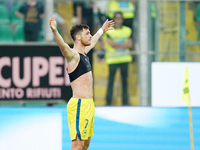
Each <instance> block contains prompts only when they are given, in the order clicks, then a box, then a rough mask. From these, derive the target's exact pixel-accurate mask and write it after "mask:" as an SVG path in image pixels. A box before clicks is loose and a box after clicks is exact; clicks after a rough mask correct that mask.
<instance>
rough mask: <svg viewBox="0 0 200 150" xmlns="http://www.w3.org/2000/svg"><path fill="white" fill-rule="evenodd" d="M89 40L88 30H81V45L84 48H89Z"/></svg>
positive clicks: (90, 37)
mask: <svg viewBox="0 0 200 150" xmlns="http://www.w3.org/2000/svg"><path fill="white" fill-rule="evenodd" d="M91 39H92V35H91V34H90V30H89V29H83V32H82V34H81V43H82V44H83V45H85V46H90V45H91Z"/></svg>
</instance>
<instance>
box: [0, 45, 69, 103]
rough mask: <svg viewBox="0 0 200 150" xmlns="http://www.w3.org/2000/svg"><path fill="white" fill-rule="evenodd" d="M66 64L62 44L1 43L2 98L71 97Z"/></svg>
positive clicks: (0, 76)
mask: <svg viewBox="0 0 200 150" xmlns="http://www.w3.org/2000/svg"><path fill="white" fill-rule="evenodd" d="M66 68H67V63H66V59H65V58H64V57H63V56H62V54H61V52H60V50H59V48H58V46H52V45H51V46H48V45H25V46H1V47H0V100H8V99H9V100H19V99H24V100H31V99H34V100H41V99H42V100H44V99H48V100H50V99H64V100H69V99H70V97H71V96H72V91H71V87H70V80H69V76H68V74H67V70H66Z"/></svg>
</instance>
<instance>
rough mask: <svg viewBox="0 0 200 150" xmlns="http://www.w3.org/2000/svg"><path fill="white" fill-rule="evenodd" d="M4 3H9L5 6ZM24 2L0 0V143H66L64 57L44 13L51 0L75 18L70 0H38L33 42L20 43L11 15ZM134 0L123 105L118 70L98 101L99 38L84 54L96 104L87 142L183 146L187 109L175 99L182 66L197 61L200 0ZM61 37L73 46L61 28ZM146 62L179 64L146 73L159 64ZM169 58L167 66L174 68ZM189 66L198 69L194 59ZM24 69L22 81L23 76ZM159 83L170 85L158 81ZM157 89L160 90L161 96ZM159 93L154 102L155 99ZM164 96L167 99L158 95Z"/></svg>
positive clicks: (198, 139) (6, 148) (148, 148)
mask: <svg viewBox="0 0 200 150" xmlns="http://www.w3.org/2000/svg"><path fill="white" fill-rule="evenodd" d="M7 2H11V3H13V7H12V9H11V10H10V11H9V9H7V5H6V3H7ZM23 2H25V0H18V1H14V0H13V1H12V0H9V1H0V15H1V18H0V70H1V74H0V139H1V140H0V141H1V142H0V146H1V148H0V149H1V150H13V149H16V150H18V149H20V150H23V149H48V150H50V149H62V150H64V149H69V147H70V138H69V131H68V126H67V116H66V108H65V106H66V104H67V101H68V100H69V98H70V97H71V95H72V92H71V88H70V84H69V79H68V76H67V74H66V69H65V68H66V63H65V59H63V58H62V55H61V53H60V51H59V49H58V47H57V46H56V44H55V42H54V41H53V36H52V34H51V31H50V28H49V27H48V19H49V18H50V17H51V16H52V14H53V11H54V4H55V3H56V7H57V8H56V10H57V12H58V13H59V14H60V15H61V16H62V17H63V19H64V21H65V23H66V25H67V28H68V29H70V27H71V26H72V25H73V23H72V21H71V20H72V19H73V18H74V8H73V1H71V0H70V1H64V0H63V1H62V0H54V1H53V0H44V1H41V2H42V3H43V5H44V9H45V18H44V20H43V22H42V29H41V31H40V35H39V41H38V42H25V41H24V39H23V38H24V33H23V30H22V28H23V20H19V19H18V18H17V17H16V16H15V14H14V11H15V10H17V9H18V8H19V7H20V6H21V5H22V3H23ZM124 2H125V1H124ZM131 2H132V1H131ZM133 2H134V8H135V9H134V21H133V28H132V29H133V31H134V34H133V41H134V48H133V50H132V51H131V54H132V55H133V58H134V61H133V62H131V63H130V64H129V74H128V92H129V102H130V106H122V99H121V96H122V90H121V78H120V71H119V70H118V71H117V75H116V76H115V83H114V94H113V101H112V106H111V107H106V106H104V105H105V104H106V100H105V95H106V89H107V77H108V66H107V64H106V63H105V62H103V61H102V60H100V59H99V57H98V55H99V54H102V53H104V51H102V46H101V42H99V43H97V45H96V47H95V48H94V49H93V51H92V52H91V53H89V58H90V61H91V63H92V66H93V75H94V99H95V105H96V121H95V136H94V138H93V139H92V143H91V147H90V148H89V149H91V150H92V149H95V150H96V149H109V150H112V149H125V150H129V149H130V150H131V149H141V150H142V149H145V150H156V149H163V150H165V149H166V150H168V149H173V150H179V149H182V150H183V149H185V150H186V149H190V130H189V129H190V128H189V114H188V108H187V106H186V104H184V102H183V101H182V100H181V91H182V84H183V75H184V67H185V66H186V65H190V64H189V63H187V62H190V63H192V64H193V63H195V64H198V62H199V60H200V47H199V45H200V43H199V39H200V38H199V37H200V30H199V29H200V28H199V21H200V5H199V1H197V0H196V1H195V0H193V1H175V0H171V1H161V0H154V1H153V0H152V1H151V0H141V1H139V0H134V1H133ZM96 3H97V5H102V7H103V4H106V3H109V1H106V0H99V1H98V0H97V1H96ZM104 6H105V5H104ZM95 12H96V10H94V16H93V17H94V31H97V30H98V28H99V27H100V26H101V25H100V21H99V20H98V14H97V13H95ZM102 12H103V13H105V14H106V13H107V12H109V8H107V9H105V10H102ZM63 37H64V40H65V41H66V42H67V43H69V44H70V46H73V45H72V41H71V39H70V37H69V33H68V32H67V33H66V34H64V35H63ZM152 62H153V63H155V64H156V63H157V64H158V65H159V64H161V65H162V66H161V68H164V70H165V68H166V67H167V65H168V64H169V63H172V62H173V63H176V64H177V65H179V64H183V63H184V66H183V68H182V70H178V69H172V71H171V70H170V69H169V72H167V71H166V72H165V74H164V73H163V74H162V75H163V76H160V77H159V76H155V77H156V78H153V77H154V75H156V74H158V72H162V70H161V69H160V68H159V69H158V70H154V72H153V71H152V64H153V63H152ZM176 64H174V65H172V66H171V68H173V67H175V66H176V67H177V65H176ZM41 66H42V67H41ZM34 69H35V70H34ZM160 70H161V71H160ZM193 70H197V72H195V73H197V74H199V71H198V70H200V69H199V67H198V65H197V66H196V69H193ZM193 70H192V69H191V70H190V69H189V71H191V72H190V74H195V73H194V72H193ZM177 74H178V75H177ZM24 75H26V78H27V80H23V77H25V76H24ZM169 75H171V77H173V76H176V78H177V79H180V81H179V83H178V84H175V82H176V81H177V80H175V81H174V82H172V80H171V78H168V76H169ZM153 79H154V80H153ZM190 80H191V82H192V83H191V102H192V103H193V105H192V119H193V136H194V148H195V149H197V150H198V149H200V136H199V135H200V127H199V119H200V115H199V112H200V110H199V106H200V104H199V103H200V102H199V95H198V93H199V92H198V89H200V88H199V85H200V79H199V78H198V76H192V78H190ZM163 81H166V82H163ZM158 82H161V83H170V82H171V84H169V85H168V84H166V85H165V84H162V85H161V84H160V85H158V84H156V83H158ZM180 82H181V83H180ZM21 83H22V84H21ZM193 83H196V84H193ZM177 85H178V86H177ZM180 85H181V86H180ZM168 86H169V87H168ZM170 86H171V87H170ZM155 87H156V88H155ZM164 87H168V88H164ZM172 87H179V88H175V91H170V89H174V88H172ZM155 89H156V90H155ZM192 89H195V90H192ZM30 90H31V92H30ZM28 91H29V92H28ZM163 91H166V94H165V92H164V95H161V96H160V95H159V93H161V92H163ZM172 92H173V93H175V94H171V93H172ZM28 93H29V94H28ZM30 93H31V94H30ZM42 93H43V94H42ZM158 95H159V96H160V97H159V100H158V101H159V105H156V104H157V103H156V100H157V99H156V98H158V97H156V96H158ZM169 95H170V96H171V97H169V101H164V99H165V97H167V98H168V96H169ZM172 99H173V100H172ZM175 104H176V105H175ZM142 106H143V107H142ZM33 121H34V123H33ZM31 131H32V132H31ZM25 133H26V134H25ZM20 135H21V136H20ZM38 137H40V138H38ZM41 141H42V142H41Z"/></svg>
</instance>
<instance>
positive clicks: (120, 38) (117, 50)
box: [104, 12, 133, 105]
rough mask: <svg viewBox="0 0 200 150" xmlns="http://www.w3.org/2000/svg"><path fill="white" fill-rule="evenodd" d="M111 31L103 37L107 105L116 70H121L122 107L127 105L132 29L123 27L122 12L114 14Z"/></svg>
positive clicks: (110, 98) (109, 101) (110, 96)
mask: <svg viewBox="0 0 200 150" xmlns="http://www.w3.org/2000/svg"><path fill="white" fill-rule="evenodd" d="M113 20H114V22H115V26H114V27H113V30H111V31H109V32H107V33H106V34H105V36H104V42H105V48H106V55H105V61H106V63H107V64H108V65H109V79H108V88H107V95H106V100H107V105H111V101H112V95H113V83H114V77H115V74H116V71H117V68H120V70H121V78H122V90H123V105H128V92H127V77H128V63H129V62H131V61H132V56H131V55H130V54H129V51H130V50H129V49H130V48H132V47H133V39H132V29H131V28H129V27H127V26H124V25H123V16H122V12H116V13H115V14H114V18H113Z"/></svg>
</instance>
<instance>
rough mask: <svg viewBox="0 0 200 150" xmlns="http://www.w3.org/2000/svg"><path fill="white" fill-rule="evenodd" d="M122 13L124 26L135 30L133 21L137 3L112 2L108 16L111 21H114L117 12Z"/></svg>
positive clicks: (112, 0) (114, 0)
mask: <svg viewBox="0 0 200 150" xmlns="http://www.w3.org/2000/svg"><path fill="white" fill-rule="evenodd" d="M119 11H120V12H122V14H123V18H124V22H123V25H125V26H128V27H130V28H131V29H133V19H134V16H135V3H134V2H129V1H116V0H111V1H110V3H109V7H108V12H107V16H108V18H109V19H113V16H114V13H115V12H119Z"/></svg>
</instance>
